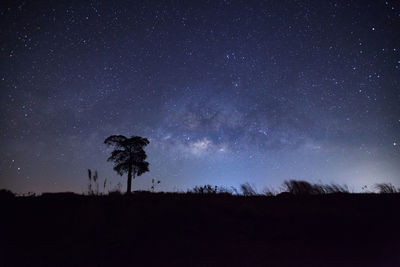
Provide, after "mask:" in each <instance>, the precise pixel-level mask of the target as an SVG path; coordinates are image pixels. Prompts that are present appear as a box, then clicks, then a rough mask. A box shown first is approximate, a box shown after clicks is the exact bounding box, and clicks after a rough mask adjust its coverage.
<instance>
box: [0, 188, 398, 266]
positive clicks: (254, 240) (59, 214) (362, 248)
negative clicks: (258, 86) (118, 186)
mask: <svg viewBox="0 0 400 267" xmlns="http://www.w3.org/2000/svg"><path fill="white" fill-rule="evenodd" d="M399 204H400V194H334V195H317V196H292V195H290V194H287V195H281V196H276V197H265V196H264V197H261V196H260V197H242V196H230V195H199V194H172V193H171V194H169V193H168V194H161V193H159V194H151V193H136V194H132V195H131V196H81V195H75V194H66V193H62V194H46V195H43V196H40V197H5V198H4V199H0V208H1V222H0V226H1V228H0V229H1V231H2V234H1V238H0V248H1V250H0V256H1V258H0V265H1V266H400V257H399V255H398V252H399V251H400V231H399V225H400V212H399V207H400V205H399ZM1 254H2V255H1Z"/></svg>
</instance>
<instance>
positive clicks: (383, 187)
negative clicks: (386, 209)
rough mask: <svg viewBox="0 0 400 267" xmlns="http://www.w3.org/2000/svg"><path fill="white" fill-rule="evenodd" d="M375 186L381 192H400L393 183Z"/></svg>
mask: <svg viewBox="0 0 400 267" xmlns="http://www.w3.org/2000/svg"><path fill="white" fill-rule="evenodd" d="M375 188H376V189H377V190H378V192H379V193H380V194H395V193H399V192H400V191H399V190H397V189H396V187H394V185H392V184H391V183H381V184H376V185H375Z"/></svg>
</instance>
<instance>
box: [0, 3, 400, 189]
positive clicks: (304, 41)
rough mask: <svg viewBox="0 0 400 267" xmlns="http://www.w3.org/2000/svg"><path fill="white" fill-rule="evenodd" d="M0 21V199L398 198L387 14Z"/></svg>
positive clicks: (182, 14)
mask: <svg viewBox="0 0 400 267" xmlns="http://www.w3.org/2000/svg"><path fill="white" fill-rule="evenodd" d="M1 5H2V6H1V13H0V25H1V27H0V41H1V43H0V145H1V152H0V188H7V189H10V190H12V191H15V192H20V193H22V192H28V191H33V192H38V193H39V192H44V191H75V192H84V191H86V190H87V169H88V168H90V169H92V170H98V172H99V176H100V181H101V182H102V181H103V179H104V178H107V180H108V181H109V182H108V183H110V182H111V184H108V188H109V189H112V188H115V187H116V186H117V184H118V183H121V184H122V190H125V188H126V175H125V176H123V177H120V176H118V175H117V174H116V173H115V172H114V171H113V170H112V166H113V165H112V163H110V162H106V159H107V157H108V155H109V153H110V151H111V150H110V148H107V147H106V146H105V145H104V144H103V141H104V139H105V138H106V137H108V136H110V135H114V134H122V135H126V136H132V135H139V136H142V137H147V138H148V139H149V140H150V145H149V146H148V147H147V149H146V150H147V152H148V161H149V162H150V172H149V173H146V174H144V175H142V176H140V177H138V178H137V179H135V180H134V182H133V189H134V190H136V189H141V190H148V189H149V188H150V186H151V179H153V178H154V179H157V180H161V184H160V186H159V187H158V190H167V191H176V190H186V189H187V188H190V187H193V186H194V185H203V184H213V185H225V186H236V187H237V186H238V185H239V184H241V183H244V182H250V183H251V184H254V185H255V186H256V187H257V188H258V189H259V190H260V191H261V190H262V189H263V188H264V187H266V186H268V187H274V188H276V189H278V188H279V185H280V184H281V183H282V182H283V180H285V179H303V180H307V181H310V182H323V183H330V182H335V183H339V184H344V183H345V184H347V185H348V186H349V188H350V189H351V190H354V191H360V190H361V187H362V186H363V185H368V186H369V187H370V186H371V185H373V184H374V183H378V182H391V183H393V184H395V185H397V186H398V185H400V2H399V1H377V0H374V1H372V0H371V1H364V0H359V1H347V0H346V1H345V0H343V1H286V0H279V1H254V2H251V1H207V2H200V1H171V2H166V1H165V2H164V1H153V2H152V1H131V3H128V2H126V1H26V2H22V1H13V2H12V3H9V4H4V3H3V4H1Z"/></svg>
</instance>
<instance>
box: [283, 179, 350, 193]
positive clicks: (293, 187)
mask: <svg viewBox="0 0 400 267" xmlns="http://www.w3.org/2000/svg"><path fill="white" fill-rule="evenodd" d="M283 191H284V192H288V193H291V194H293V195H321V194H337V193H349V190H348V188H347V186H346V185H343V186H342V185H338V184H328V185H323V184H311V183H309V182H306V181H297V180H289V181H284V182H283Z"/></svg>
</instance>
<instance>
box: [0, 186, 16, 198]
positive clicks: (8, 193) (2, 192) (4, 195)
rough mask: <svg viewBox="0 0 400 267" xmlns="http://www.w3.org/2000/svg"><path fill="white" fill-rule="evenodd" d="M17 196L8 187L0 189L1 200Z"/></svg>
mask: <svg viewBox="0 0 400 267" xmlns="http://www.w3.org/2000/svg"><path fill="white" fill-rule="evenodd" d="M13 197H15V195H14V193H13V192H11V191H10V190H7V189H0V200H7V199H10V198H13Z"/></svg>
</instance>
